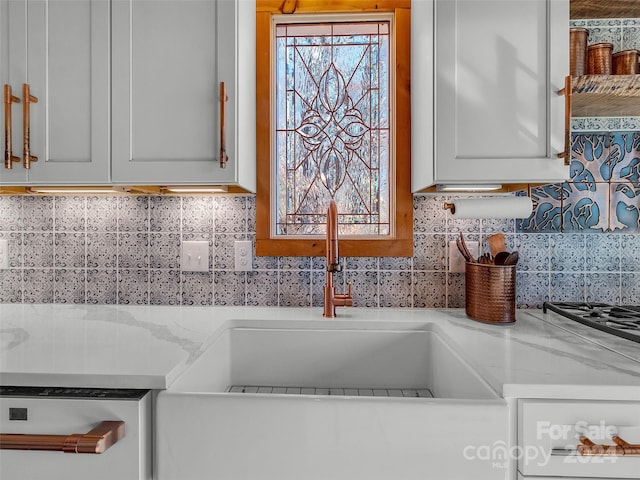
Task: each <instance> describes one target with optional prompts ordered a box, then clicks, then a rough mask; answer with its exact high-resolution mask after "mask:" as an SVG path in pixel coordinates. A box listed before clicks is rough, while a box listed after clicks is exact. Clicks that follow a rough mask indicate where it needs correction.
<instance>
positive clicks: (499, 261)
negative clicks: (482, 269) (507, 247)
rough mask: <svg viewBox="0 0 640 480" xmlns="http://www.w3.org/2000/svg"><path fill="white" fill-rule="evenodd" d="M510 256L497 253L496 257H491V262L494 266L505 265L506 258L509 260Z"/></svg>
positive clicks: (505, 253) (507, 253) (504, 253)
mask: <svg viewBox="0 0 640 480" xmlns="http://www.w3.org/2000/svg"><path fill="white" fill-rule="evenodd" d="M510 256H511V254H510V253H509V252H505V251H502V252H498V253H496V255H495V256H494V257H493V261H494V263H495V264H496V265H505V264H506V263H505V262H506V261H507V258H509V257H510Z"/></svg>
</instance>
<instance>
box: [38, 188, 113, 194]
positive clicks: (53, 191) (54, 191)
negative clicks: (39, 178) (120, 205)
mask: <svg viewBox="0 0 640 480" xmlns="http://www.w3.org/2000/svg"><path fill="white" fill-rule="evenodd" d="M28 192H29V193H42V194H47V195H52V194H53V195H55V194H59V195H71V194H86V193H110V194H114V193H118V191H117V190H114V189H113V187H29V188H28Z"/></svg>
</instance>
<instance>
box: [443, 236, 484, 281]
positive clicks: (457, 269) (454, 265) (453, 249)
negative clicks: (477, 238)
mask: <svg viewBox="0 0 640 480" xmlns="http://www.w3.org/2000/svg"><path fill="white" fill-rule="evenodd" d="M465 243H466V244H467V248H468V249H469V251H470V252H471V256H473V257H474V258H478V248H479V247H480V243H479V242H473V241H466V240H465ZM464 262H465V260H464V257H463V256H462V254H461V253H460V250H458V246H457V245H456V242H455V240H451V241H449V272H451V273H464Z"/></svg>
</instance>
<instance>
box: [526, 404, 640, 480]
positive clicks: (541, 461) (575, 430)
mask: <svg viewBox="0 0 640 480" xmlns="http://www.w3.org/2000/svg"><path fill="white" fill-rule="evenodd" d="M612 435H618V436H619V437H620V438H622V439H623V440H625V441H627V442H628V443H631V444H639V443H640V402H616V401H589V400H584V401H570V400H556V401H552V400H519V401H518V447H519V448H518V452H519V455H518V471H519V474H520V475H521V476H520V478H522V479H529V478H536V479H541V478H554V479H555V478H563V479H566V480H569V479H576V480H577V479H638V478H639V477H640V456H623V455H594V456H591V455H589V456H586V455H580V454H579V453H577V452H576V451H575V450H576V448H577V446H578V444H580V443H581V437H586V438H587V439H588V440H590V441H592V442H594V443H595V444H600V445H613V440H612V438H611V437H612ZM583 442H584V440H583Z"/></svg>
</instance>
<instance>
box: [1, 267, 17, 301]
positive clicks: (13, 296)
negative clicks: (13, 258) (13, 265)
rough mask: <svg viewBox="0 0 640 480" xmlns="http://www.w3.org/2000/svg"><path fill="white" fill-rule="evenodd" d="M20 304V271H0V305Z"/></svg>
mask: <svg viewBox="0 0 640 480" xmlns="http://www.w3.org/2000/svg"><path fill="white" fill-rule="evenodd" d="M20 302H22V271H21V270H17V269H7V270H0V303H20Z"/></svg>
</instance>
